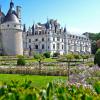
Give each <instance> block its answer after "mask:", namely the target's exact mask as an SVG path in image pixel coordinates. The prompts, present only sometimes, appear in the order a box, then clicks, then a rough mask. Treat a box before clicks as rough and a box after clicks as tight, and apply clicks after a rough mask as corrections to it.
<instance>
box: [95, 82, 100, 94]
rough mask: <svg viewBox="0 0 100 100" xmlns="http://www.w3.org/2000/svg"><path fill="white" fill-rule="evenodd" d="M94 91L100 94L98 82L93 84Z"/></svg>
mask: <svg viewBox="0 0 100 100" xmlns="http://www.w3.org/2000/svg"><path fill="white" fill-rule="evenodd" d="M94 89H95V91H96V92H97V93H98V94H100V81H98V82H96V83H95V84H94Z"/></svg>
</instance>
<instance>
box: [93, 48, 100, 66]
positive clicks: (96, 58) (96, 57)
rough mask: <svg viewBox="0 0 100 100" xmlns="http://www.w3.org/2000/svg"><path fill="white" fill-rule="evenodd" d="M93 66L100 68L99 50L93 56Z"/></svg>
mask: <svg viewBox="0 0 100 100" xmlns="http://www.w3.org/2000/svg"><path fill="white" fill-rule="evenodd" d="M94 64H98V66H99V67H100V49H98V50H97V52H96V54H95V57H94Z"/></svg>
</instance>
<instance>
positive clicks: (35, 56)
mask: <svg viewBox="0 0 100 100" xmlns="http://www.w3.org/2000/svg"><path fill="white" fill-rule="evenodd" d="M34 58H35V59H36V60H37V61H42V60H44V58H45V57H44V55H43V54H38V53H37V54H34Z"/></svg>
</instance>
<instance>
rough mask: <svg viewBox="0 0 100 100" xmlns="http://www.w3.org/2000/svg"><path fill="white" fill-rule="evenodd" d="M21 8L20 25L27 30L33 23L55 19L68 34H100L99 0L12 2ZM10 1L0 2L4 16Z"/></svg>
mask: <svg viewBox="0 0 100 100" xmlns="http://www.w3.org/2000/svg"><path fill="white" fill-rule="evenodd" d="M13 2H14V4H15V6H17V5H20V6H21V7H22V9H21V10H22V23H23V24H26V26H27V28H28V27H29V26H32V24H33V23H34V22H35V23H37V22H41V23H45V22H46V21H47V18H48V19H57V20H58V22H59V23H60V24H61V26H63V27H64V26H66V28H67V30H68V31H70V32H75V33H76V34H77V33H83V32H95V33H97V32H100V0H13ZM9 3H10V0H0V5H1V6H2V11H3V12H4V13H5V14H6V13H7V11H8V9H9Z"/></svg>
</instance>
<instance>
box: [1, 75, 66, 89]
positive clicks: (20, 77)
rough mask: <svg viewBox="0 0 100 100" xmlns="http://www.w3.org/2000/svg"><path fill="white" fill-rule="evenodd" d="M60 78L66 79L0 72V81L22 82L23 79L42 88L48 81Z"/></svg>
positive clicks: (64, 78) (59, 77)
mask: <svg viewBox="0 0 100 100" xmlns="http://www.w3.org/2000/svg"><path fill="white" fill-rule="evenodd" d="M57 79H62V80H66V77H62V76H39V75H19V74H0V81H3V82H7V83H8V82H10V81H11V80H17V81H20V82H23V81H25V80H31V81H32V82H33V84H34V87H39V88H43V87H45V86H46V85H47V83H48V82H51V81H53V80H57Z"/></svg>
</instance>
